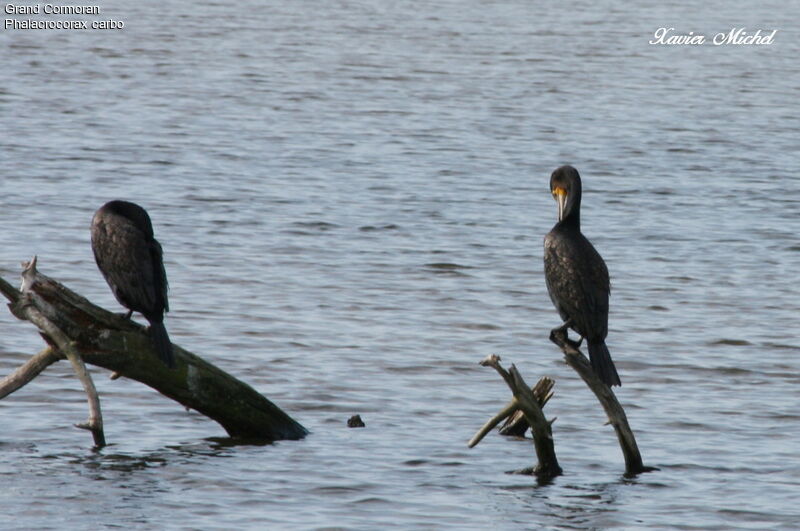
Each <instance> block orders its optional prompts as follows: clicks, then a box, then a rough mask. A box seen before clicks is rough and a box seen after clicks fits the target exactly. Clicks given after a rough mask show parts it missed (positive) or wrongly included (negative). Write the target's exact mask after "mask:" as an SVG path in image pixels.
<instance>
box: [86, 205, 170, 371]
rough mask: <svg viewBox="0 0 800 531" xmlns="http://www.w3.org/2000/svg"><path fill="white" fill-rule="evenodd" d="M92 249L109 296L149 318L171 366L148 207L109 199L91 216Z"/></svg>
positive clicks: (163, 289) (161, 276) (162, 275)
mask: <svg viewBox="0 0 800 531" xmlns="http://www.w3.org/2000/svg"><path fill="white" fill-rule="evenodd" d="M92 251H94V259H95V261H96V262H97V267H98V268H100V272H101V273H103V276H104V277H105V279H106V282H108V285H109V287H111V291H112V292H113V293H114V297H116V298H117V300H118V301H119V303H120V304H122V305H123V306H125V307H126V308H128V310H129V312H128V314H127V315H126V318H130V316H131V315H132V314H133V312H134V311H136V312H139V313H141V314H142V315H143V316H144V317H145V319H147V320H148V321H149V322H150V335H151V336H152V338H153V343H154V344H155V349H156V352H157V353H158V356H159V357H160V358H161V359H162V360H163V361H164V363H165V364H166V365H167V366H168V367H175V359H174V357H173V355H172V343H171V342H170V340H169V336H168V335H167V329H166V328H164V312H168V311H169V302H168V301H167V273H166V271H164V262H163V261H162V259H161V245H160V244H159V243H158V241H157V240H156V239H155V238H154V237H153V224H152V223H151V222H150V216H148V215H147V211H145V209H143V208H142V207H140V206H139V205H137V204H134V203H129V202H128V201H110V202H108V203H106V204H105V205H103V206H102V207H101V208H100V209H99V210H98V211H97V212H95V214H94V218H92Z"/></svg>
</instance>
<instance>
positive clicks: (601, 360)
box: [589, 341, 622, 387]
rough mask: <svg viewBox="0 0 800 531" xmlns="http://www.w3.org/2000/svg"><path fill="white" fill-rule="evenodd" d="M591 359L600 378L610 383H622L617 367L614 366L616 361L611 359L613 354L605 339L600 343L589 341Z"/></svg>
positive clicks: (609, 384)
mask: <svg viewBox="0 0 800 531" xmlns="http://www.w3.org/2000/svg"><path fill="white" fill-rule="evenodd" d="M589 359H590V360H592V369H593V370H594V372H595V374H597V376H599V377H600V379H601V380H602V381H603V383H605V384H606V385H608V386H609V387H610V386H612V385H620V386H621V385H622V382H620V381H619V375H618V374H617V368H616V367H614V362H613V361H612V360H611V354H610V353H609V352H608V347H607V346H606V343H605V341H601V342H600V343H589Z"/></svg>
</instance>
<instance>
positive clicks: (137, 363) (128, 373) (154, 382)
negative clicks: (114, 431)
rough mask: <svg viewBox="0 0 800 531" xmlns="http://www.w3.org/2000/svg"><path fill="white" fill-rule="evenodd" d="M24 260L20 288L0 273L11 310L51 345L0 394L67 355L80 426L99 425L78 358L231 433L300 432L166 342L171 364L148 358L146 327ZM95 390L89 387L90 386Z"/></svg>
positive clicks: (272, 435) (274, 436)
mask: <svg viewBox="0 0 800 531" xmlns="http://www.w3.org/2000/svg"><path fill="white" fill-rule="evenodd" d="M35 265H36V264H35V261H32V263H30V264H26V266H27V267H26V270H25V271H24V272H23V287H22V292H19V291H17V290H16V289H14V288H13V287H12V286H11V285H10V284H9V283H8V282H6V281H4V280H2V279H0V291H1V292H2V293H3V295H5V296H6V298H7V299H9V300H10V301H11V304H9V308H10V310H11V312H12V313H13V314H14V315H15V316H17V317H18V318H20V319H23V320H28V321H30V322H32V323H33V324H35V325H36V326H37V327H38V328H39V330H40V332H41V333H42V336H43V337H44V339H45V341H47V342H48V344H49V345H50V347H51V349H52V350H48V349H45V350H44V351H42V352H40V353H39V354H37V355H36V356H34V358H32V359H31V360H29V361H28V362H27V363H26V364H24V365H23V366H22V367H20V368H19V369H17V370H16V371H15V372H14V373H13V374H12V375H11V376H9V377H7V378H5V379H4V380H3V381H2V382H0V391H3V392H5V394H0V398H2V396H5V395H7V394H9V393H11V392H13V391H15V390H17V389H19V388H20V387H22V386H23V385H25V384H26V383H28V382H29V381H31V380H32V379H33V378H34V377H35V376H36V375H37V374H38V373H40V372H41V371H42V370H43V369H44V368H45V367H46V366H48V365H50V364H51V363H53V362H54V361H56V360H58V359H64V358H67V359H70V362H71V363H72V365H73V369H75V371H76V373H77V374H78V376H79V378H81V382H82V383H83V385H84V389H85V390H86V391H87V396H90V415H89V422H88V423H87V424H86V425H81V427H86V428H88V429H91V430H92V432H93V434H94V435H95V442H96V443H97V441H98V439H97V436H98V435H97V434H99V433H101V432H102V418H101V417H100V409H99V401H97V402H92V400H91V395H92V389H93V388H94V386H93V384H92V383H91V378H90V377H88V372H87V371H86V370H85V367H83V362H84V361H85V362H88V363H91V364H93V365H97V366H99V367H103V368H105V369H108V370H111V371H113V372H114V373H115V374H118V375H121V376H124V377H127V378H131V379H133V380H137V381H139V382H142V383H144V384H146V385H148V386H150V387H152V388H154V389H156V390H157V391H159V392H160V393H162V394H163V395H165V396H167V397H169V398H172V399H173V400H176V401H178V402H180V403H181V404H183V405H184V406H186V407H188V408H191V409H194V410H196V411H198V412H200V413H202V414H204V415H206V416H207V417H209V418H212V419H213V420H215V421H217V422H218V423H219V424H220V425H222V427H223V428H225V430H226V431H227V432H228V434H229V435H230V436H232V437H241V438H252V439H259V440H280V439H300V438H302V437H304V436H305V435H306V434H307V433H308V432H307V431H306V429H305V428H303V426H301V425H300V424H299V423H297V422H296V421H295V420H293V419H292V418H291V417H289V415H287V414H286V413H284V412H283V411H282V410H281V409H280V408H278V407H277V406H276V405H275V404H273V403H272V402H270V401H269V400H267V399H266V398H264V397H263V396H262V395H260V394H259V393H258V392H256V391H255V390H254V389H253V388H252V387H250V386H249V385H247V384H245V383H243V382H241V381H239V380H237V379H236V378H234V377H233V376H231V375H229V374H228V373H226V372H224V371H222V370H221V369H219V368H217V367H215V366H214V365H212V364H210V363H208V362H206V361H204V360H203V359H201V358H199V357H198V356H195V355H194V354H192V353H190V352H188V351H186V350H183V349H182V348H180V347H179V346H177V345H173V349H174V353H175V358H176V362H177V368H176V369H173V370H170V369H169V368H167V367H166V366H165V365H164V364H163V363H161V362H160V361H159V360H158V358H157V357H156V355H155V353H154V351H153V344H152V341H151V338H150V336H149V334H148V333H147V329H146V328H145V327H143V326H141V325H139V324H137V323H135V322H133V321H131V320H127V319H124V318H123V317H120V316H119V315H116V314H113V313H111V312H108V311H106V310H103V309H102V308H99V307H97V306H95V305H93V304H92V303H90V302H89V301H88V300H86V299H85V298H83V297H81V296H80V295H77V294H76V293H74V292H72V291H70V290H69V289H67V288H66V287H64V286H63V285H61V284H59V283H58V282H56V281H55V280H53V279H51V278H49V277H47V276H45V275H42V274H41V273H39V272H38V271H37V270H36V267H35ZM94 395H95V396H96V391H94Z"/></svg>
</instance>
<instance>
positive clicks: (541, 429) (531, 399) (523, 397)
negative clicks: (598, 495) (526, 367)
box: [469, 354, 562, 481]
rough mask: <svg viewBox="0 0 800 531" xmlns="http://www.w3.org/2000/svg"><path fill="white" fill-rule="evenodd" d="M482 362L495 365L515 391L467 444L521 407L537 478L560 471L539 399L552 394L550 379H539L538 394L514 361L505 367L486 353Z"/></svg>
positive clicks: (543, 400)
mask: <svg viewBox="0 0 800 531" xmlns="http://www.w3.org/2000/svg"><path fill="white" fill-rule="evenodd" d="M481 365H483V366H486V367H492V368H494V369H495V370H496V371H497V372H498V374H500V376H502V377H503V380H505V382H506V384H507V385H508V387H509V389H511V392H512V393H513V394H514V400H512V401H511V402H510V403H509V404H508V405H506V407H504V408H503V409H502V410H501V411H500V413H498V414H497V415H495V416H494V417H493V418H492V419H491V420H490V421H489V422H487V423H486V424H485V425H484V426H483V427H482V428H481V429H480V430H479V431H478V433H476V434H475V436H474V437H473V438H472V439H471V440H470V442H469V446H470V448H471V447H473V446H475V445H476V444H478V442H480V440H481V439H482V438H483V437H484V436H485V435H486V433H488V432H489V431H491V429H492V428H494V427H495V426H496V425H497V424H498V423H499V422H501V421H502V420H503V419H504V418H505V417H507V416H508V415H510V414H512V413H513V412H514V410H516V409H520V410H521V411H522V412H523V414H524V415H525V418H526V420H527V421H528V423H529V424H530V426H531V433H532V434H533V443H534V447H535V448H536V457H537V459H538V461H539V462H538V464H537V465H536V467H534V468H533V469H532V470H531V472H532V473H533V474H535V475H536V476H537V478H538V479H539V481H549V480H550V479H552V478H554V477H556V476H559V475H561V473H562V471H561V467H560V466H559V464H558V459H556V453H555V447H554V444H553V430H552V427H551V425H552V422H550V421H548V420H547V419H545V417H544V413H542V408H541V405H540V404H541V403H543V402H546V401H547V400H548V399H549V398H550V396H552V392H551V391H552V388H553V381H552V380H550V379H549V378H547V377H544V378H542V379H541V380H539V383H538V384H537V386H536V388H538V389H539V391H540V394H539V396H535V395H534V393H533V392H531V389H529V388H528V385H527V384H526V383H525V380H524V379H523V378H522V375H521V374H520V373H519V371H518V370H517V368H516V367H515V366H514V365H511V368H510V369H509V370H508V371H506V370H505V369H504V368H503V367H502V366H501V365H500V357H499V356H496V355H494V354H492V355H490V356H487V357H486V359H484V360H483V361H482V362H481Z"/></svg>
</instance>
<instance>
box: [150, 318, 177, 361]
mask: <svg viewBox="0 0 800 531" xmlns="http://www.w3.org/2000/svg"><path fill="white" fill-rule="evenodd" d="M150 336H151V337H152V338H153V344H154V346H155V348H156V354H158V357H159V358H161V361H163V362H164V364H165V365H166V366H167V367H169V368H170V369H174V368H175V357H174V356H173V355H172V342H171V341H170V340H169V335H167V329H166V328H164V321H151V322H150Z"/></svg>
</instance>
